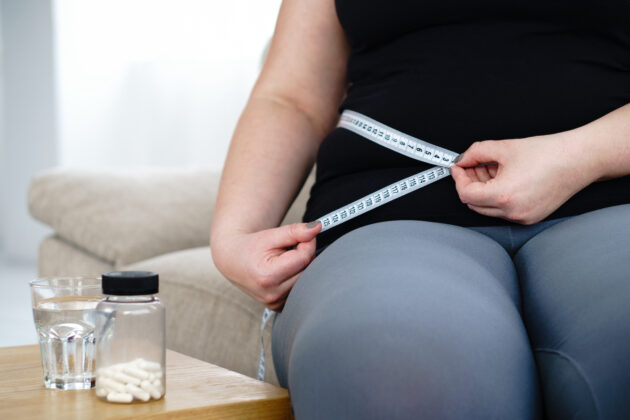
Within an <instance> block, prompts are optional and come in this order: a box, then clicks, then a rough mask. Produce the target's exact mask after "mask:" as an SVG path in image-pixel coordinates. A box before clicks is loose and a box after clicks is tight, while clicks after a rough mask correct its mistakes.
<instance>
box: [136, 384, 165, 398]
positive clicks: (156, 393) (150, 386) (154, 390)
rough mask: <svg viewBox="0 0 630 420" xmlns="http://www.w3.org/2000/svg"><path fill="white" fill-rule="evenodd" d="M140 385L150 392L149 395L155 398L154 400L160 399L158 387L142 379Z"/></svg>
mask: <svg viewBox="0 0 630 420" xmlns="http://www.w3.org/2000/svg"><path fill="white" fill-rule="evenodd" d="M140 387H141V388H142V389H143V390H145V391H146V392H148V393H149V394H151V397H153V398H155V399H156V400H158V399H160V397H161V396H162V393H161V392H160V387H157V386H154V385H153V384H152V383H151V382H149V381H142V383H141V384H140Z"/></svg>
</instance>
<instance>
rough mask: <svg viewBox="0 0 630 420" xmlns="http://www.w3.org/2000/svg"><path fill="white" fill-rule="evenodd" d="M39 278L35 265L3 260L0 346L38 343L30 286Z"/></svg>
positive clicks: (1, 261) (0, 277) (0, 286)
mask: <svg viewBox="0 0 630 420" xmlns="http://www.w3.org/2000/svg"><path fill="white" fill-rule="evenodd" d="M36 276H37V267H36V266H35V264H34V263H33V264H23V263H22V264H17V263H8V262H5V261H3V260H1V259H0V302H2V303H1V304H0V347H6V346H20V345H24V344H36V343H37V335H36V334H35V326H34V324H33V312H32V310H31V295H30V291H29V286H28V282H29V281H30V280H32V279H34V278H35V277H36Z"/></svg>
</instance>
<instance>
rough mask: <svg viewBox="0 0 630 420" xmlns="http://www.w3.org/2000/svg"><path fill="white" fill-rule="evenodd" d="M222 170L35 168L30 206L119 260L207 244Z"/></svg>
mask: <svg viewBox="0 0 630 420" xmlns="http://www.w3.org/2000/svg"><path fill="white" fill-rule="evenodd" d="M218 182H219V174H218V173H217V172H213V171H206V170H167V169H159V170H157V169H156V170H148V169H145V170H138V171H111V170H110V171H94V170H77V169H55V170H51V171H48V172H45V173H42V174H39V175H37V176H35V177H34V178H33V179H32V181H31V186H30V190H29V209H30V212H31V214H32V215H33V216H34V217H35V218H36V219H38V220H41V221H42V222H44V223H46V224H48V225H50V226H51V227H52V228H53V229H54V230H55V232H56V233H57V235H58V236H60V237H62V238H64V239H65V240H66V241H68V242H71V243H73V244H75V245H77V246H79V247H80V248H82V249H85V250H87V251H89V252H90V253H92V254H94V255H96V256H98V257H100V258H101V259H103V260H106V261H109V262H111V263H114V265H116V266H120V265H123V264H129V263H133V262H136V261H141V260H144V259H146V258H150V257H153V256H156V255H161V254H164V253H167V252H171V251H176V250H180V249H187V248H193V247H198V246H202V245H206V244H208V240H209V239H208V237H209V236H208V235H209V232H210V221H211V219H212V213H213V208H214V200H215V195H216V193H217V187H218Z"/></svg>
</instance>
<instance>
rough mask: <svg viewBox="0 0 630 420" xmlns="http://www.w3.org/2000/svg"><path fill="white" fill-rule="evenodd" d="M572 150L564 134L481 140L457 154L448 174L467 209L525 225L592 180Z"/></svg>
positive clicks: (572, 140)
mask: <svg viewBox="0 0 630 420" xmlns="http://www.w3.org/2000/svg"><path fill="white" fill-rule="evenodd" d="M578 149H579V142H578V140H577V139H576V138H575V136H574V135H573V132H570V131H569V132H562V133H558V134H551V135H545V136H535V137H529V138H523V139H514V140H487V141H481V142H476V143H474V144H473V145H472V146H470V147H469V148H468V150H466V151H465V152H464V153H463V155H462V156H461V159H460V160H459V162H458V163H457V164H456V165H454V166H452V167H451V174H452V176H453V179H454V180H455V186H456V188H457V192H458V194H459V198H460V200H461V201H462V202H463V203H465V204H467V205H468V207H469V208H470V209H472V210H474V211H476V212H477V213H480V214H483V215H486V216H491V217H500V218H503V219H506V220H509V221H512V222H516V223H521V224H525V225H529V224H533V223H536V222H539V221H541V220H543V219H544V218H545V217H547V216H549V215H550V214H551V213H553V212H554V211H555V210H556V209H557V208H558V207H560V206H561V205H562V204H563V203H564V202H566V201H567V200H568V199H569V198H570V197H571V196H572V195H574V194H575V193H577V192H578V191H580V190H581V189H583V188H584V187H586V186H587V185H589V184H590V183H591V182H593V181H595V179H596V177H595V176H594V174H593V172H594V171H591V170H590V169H589V168H588V165H586V166H585V165H583V163H584V162H580V150H578ZM581 163H582V165H581ZM480 165H481V166H480Z"/></svg>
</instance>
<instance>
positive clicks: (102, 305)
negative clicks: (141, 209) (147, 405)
mask: <svg viewBox="0 0 630 420" xmlns="http://www.w3.org/2000/svg"><path fill="white" fill-rule="evenodd" d="M158 281H159V279H158V275H157V274H156V273H153V272H150V271H114V272H111V273H107V274H103V276H102V287H103V295H105V296H106V297H105V298H104V299H103V300H101V301H100V302H99V303H98V305H97V306H96V328H95V338H96V389H95V392H96V395H97V396H98V397H99V398H100V399H102V400H104V401H108V402H115V403H131V402H147V401H152V400H159V399H160V398H162V397H163V396H164V391H165V389H166V384H165V354H166V340H165V310H164V306H163V305H162V303H161V302H160V300H159V299H158V298H157V296H155V294H156V293H157V292H158Z"/></svg>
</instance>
